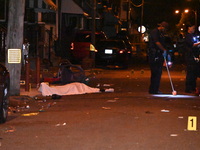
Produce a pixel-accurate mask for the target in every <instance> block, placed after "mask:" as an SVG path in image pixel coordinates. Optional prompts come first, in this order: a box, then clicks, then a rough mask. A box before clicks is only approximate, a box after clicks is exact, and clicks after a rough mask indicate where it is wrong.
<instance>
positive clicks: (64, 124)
mask: <svg viewBox="0 0 200 150" xmlns="http://www.w3.org/2000/svg"><path fill="white" fill-rule="evenodd" d="M66 125H67V123H63V124H60V123H58V124H56V127H58V126H66Z"/></svg>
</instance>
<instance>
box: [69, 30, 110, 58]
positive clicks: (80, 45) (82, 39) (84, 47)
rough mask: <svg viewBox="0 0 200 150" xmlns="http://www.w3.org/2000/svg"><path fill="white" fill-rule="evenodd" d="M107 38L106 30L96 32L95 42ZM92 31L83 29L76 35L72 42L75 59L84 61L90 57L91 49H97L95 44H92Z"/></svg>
mask: <svg viewBox="0 0 200 150" xmlns="http://www.w3.org/2000/svg"><path fill="white" fill-rule="evenodd" d="M102 39H107V38H106V35H105V34H104V32H96V33H95V42H98V41H99V40H102ZM91 40H92V31H86V30H81V31H78V32H77V33H76V35H75V38H74V40H73V42H72V43H71V50H72V54H73V57H74V60H75V61H79V62H80V61H82V60H83V59H84V58H87V57H89V55H90V51H95V47H94V45H92V41H91Z"/></svg>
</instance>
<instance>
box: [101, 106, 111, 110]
mask: <svg viewBox="0 0 200 150" xmlns="http://www.w3.org/2000/svg"><path fill="white" fill-rule="evenodd" d="M102 109H106V110H110V109H111V107H102Z"/></svg>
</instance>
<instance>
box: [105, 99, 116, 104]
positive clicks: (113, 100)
mask: <svg viewBox="0 0 200 150" xmlns="http://www.w3.org/2000/svg"><path fill="white" fill-rule="evenodd" d="M116 101H117V100H116V99H110V100H107V102H108V103H115V102H116Z"/></svg>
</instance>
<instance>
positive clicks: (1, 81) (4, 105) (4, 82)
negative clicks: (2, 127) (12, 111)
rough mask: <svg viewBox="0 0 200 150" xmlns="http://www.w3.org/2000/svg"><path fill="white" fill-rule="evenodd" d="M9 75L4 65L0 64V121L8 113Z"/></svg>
mask: <svg viewBox="0 0 200 150" xmlns="http://www.w3.org/2000/svg"><path fill="white" fill-rule="evenodd" d="M9 86H10V76H9V72H8V71H7V69H6V67H4V66H3V65H2V64H0V123H4V122H5V121H6V119H7V115H8V104H9V89H10V88H9Z"/></svg>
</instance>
